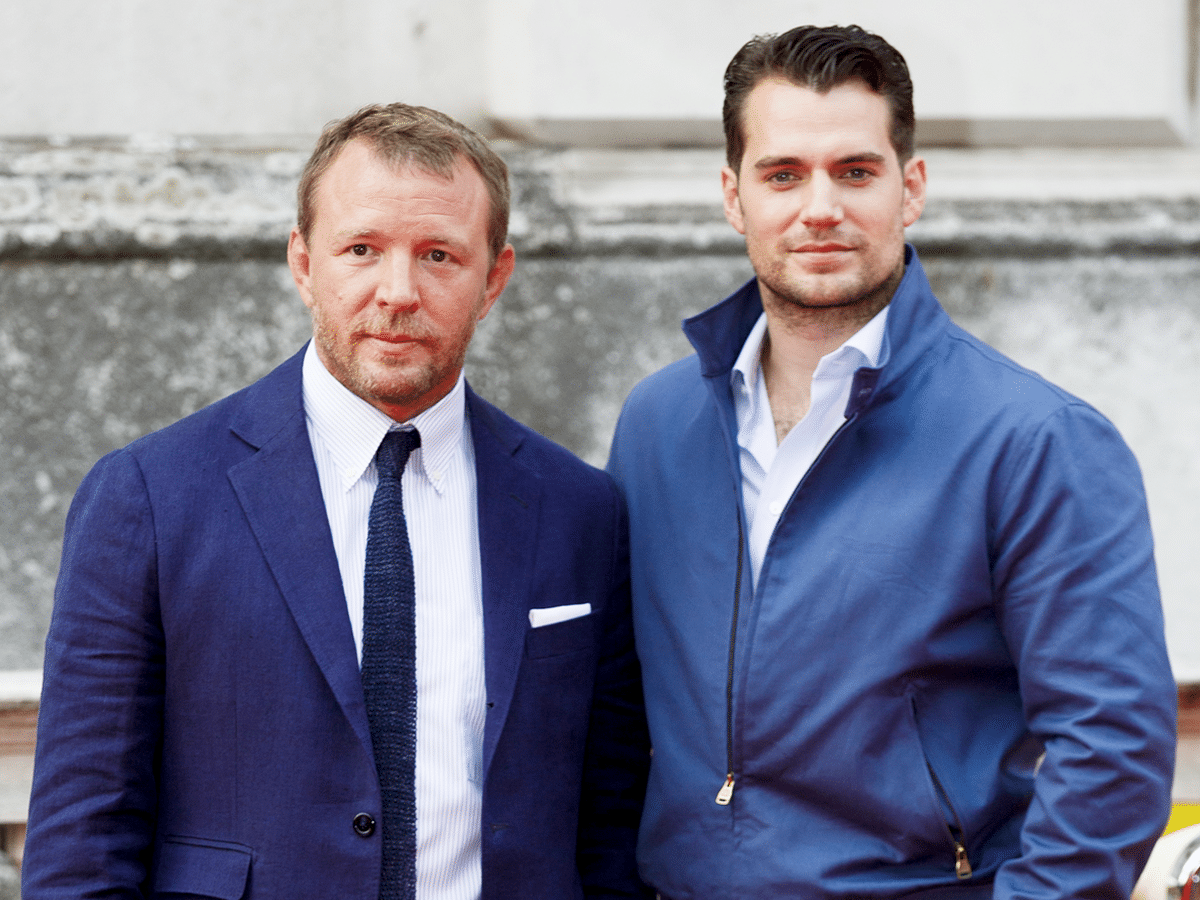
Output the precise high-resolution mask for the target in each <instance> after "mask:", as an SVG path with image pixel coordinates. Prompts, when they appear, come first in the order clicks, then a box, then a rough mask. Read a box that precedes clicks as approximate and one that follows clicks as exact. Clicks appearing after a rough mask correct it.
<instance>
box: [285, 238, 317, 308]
mask: <svg viewBox="0 0 1200 900" xmlns="http://www.w3.org/2000/svg"><path fill="white" fill-rule="evenodd" d="M287 259H288V268H289V269H291V270H292V281H294V282H296V288H297V290H299V291H300V297H301V299H303V300H304V305H305V306H307V307H308V308H309V309H312V305H313V299H312V272H311V267H312V258H311V257H310V256H309V254H308V244H307V243H306V242H305V240H304V237H303V235H301V234H300V229H299V228H293V229H292V233H291V235H290V236H289V237H288V249H287Z"/></svg>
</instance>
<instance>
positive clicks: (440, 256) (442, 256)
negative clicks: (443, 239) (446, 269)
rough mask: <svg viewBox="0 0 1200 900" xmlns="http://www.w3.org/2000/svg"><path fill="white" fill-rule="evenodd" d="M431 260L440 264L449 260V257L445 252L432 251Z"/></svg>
mask: <svg viewBox="0 0 1200 900" xmlns="http://www.w3.org/2000/svg"><path fill="white" fill-rule="evenodd" d="M429 258H430V259H431V260H433V261H434V262H439V263H440V262H445V261H446V260H447V259H449V256H447V255H446V251H445V250H430V251H429Z"/></svg>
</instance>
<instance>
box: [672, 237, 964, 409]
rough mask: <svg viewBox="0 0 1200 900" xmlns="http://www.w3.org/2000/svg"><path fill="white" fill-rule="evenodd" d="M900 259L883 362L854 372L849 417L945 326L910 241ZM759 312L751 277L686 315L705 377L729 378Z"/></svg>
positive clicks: (758, 297)
mask: <svg viewBox="0 0 1200 900" xmlns="http://www.w3.org/2000/svg"><path fill="white" fill-rule="evenodd" d="M904 264H905V265H904V278H903V279H901V281H900V285H899V286H898V287H897V288H896V293H895V294H894V295H893V296H892V300H891V304H890V306H891V309H890V310H889V312H888V317H887V327H886V330H885V332H884V343H885V346H886V347H887V348H888V352H887V353H886V354H885V357H884V358H885V359H886V360H887V361H886V362H885V363H884V365H883V366H882V367H880V368H878V369H868V368H862V369H859V370H858V372H856V373H855V378H854V386H853V388H852V389H851V391H850V400H849V403H848V404H847V407H846V414H847V416H850V415H853V414H854V413H856V412H858V411H859V410H861V409H862V408H863V406H864V405H865V404H866V403H867V402H868V401H869V400H870V399H871V397H872V396H873V395H874V394H875V392H876V391H877V390H881V389H884V388H886V386H887V385H889V384H891V383H893V382H894V381H895V380H896V379H898V378H900V377H901V376H902V375H903V374H904V373H905V372H907V371H908V370H909V369H910V368H911V367H912V366H913V365H914V364H915V363H916V362H917V360H919V359H920V358H921V357H922V356H923V355H924V353H925V352H926V350H928V349H929V348H930V347H931V346H932V345H933V344H934V342H935V341H936V340H937V339H938V337H939V336H940V335H941V334H942V332H944V331H945V330H946V328H947V327H948V325H949V322H950V318H949V316H947V315H946V312H945V310H943V309H942V307H941V304H940V303H938V301H937V298H936V297H934V296H933V289H932V288H931V287H930V286H929V280H928V279H927V278H926V277H925V270H924V268H922V266H921V262H920V260H919V259H918V258H917V251H916V249H915V248H914V247H913V246H912V245H911V244H906V245H905V248H904ZM761 313H762V297H761V295H760V294H759V291H758V280H757V279H755V278H751V279H750V280H749V281H748V282H746V284H744V285H742V286H741V287H740V288H738V290H736V291H735V292H734V293H733V294H731V295H730V296H729V297H727V298H726V299H724V300H722V301H721V302H720V303H718V304H717V305H716V306H713V307H711V308H709V309H707V310H705V311H704V312H702V313H700V314H699V315H696V316H692V317H691V318H690V319H685V320H684V323H683V331H684V334H686V335H687V338H688V340H689V341H691V343H692V346H693V347H694V348H695V349H696V354H697V356H698V357H699V359H700V371H701V373H702V374H703V375H704V376H705V377H706V378H724V379H728V377H729V374H730V372H731V371H732V369H733V365H734V363H735V362H736V361H737V357H738V354H739V353H740V352H741V349H742V345H743V344H744V343H745V342H746V338H747V337H748V336H749V334H750V331H751V329H752V328H753V327H754V323H755V322H756V321H757V320H758V317H759V315H760V314H761Z"/></svg>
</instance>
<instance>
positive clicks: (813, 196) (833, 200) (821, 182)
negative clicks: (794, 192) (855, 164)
mask: <svg viewBox="0 0 1200 900" xmlns="http://www.w3.org/2000/svg"><path fill="white" fill-rule="evenodd" d="M843 216H844V212H843V210H842V200H841V192H840V191H839V190H838V185H837V182H835V181H834V180H833V179H832V178H830V177H829V175H828V173H825V172H814V173H813V175H812V178H811V179H810V180H809V183H808V185H807V190H806V191H805V196H804V209H803V212H802V214H801V217H802V218H803V220H804V224H805V225H807V226H808V227H810V228H828V227H831V226H834V225H838V224H840V223H841V221H842V218H843Z"/></svg>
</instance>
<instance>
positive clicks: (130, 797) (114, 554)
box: [22, 451, 164, 900]
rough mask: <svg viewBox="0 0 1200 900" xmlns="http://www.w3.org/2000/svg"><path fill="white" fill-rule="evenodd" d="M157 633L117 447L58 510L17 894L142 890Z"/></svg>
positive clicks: (148, 834) (136, 504)
mask: <svg viewBox="0 0 1200 900" xmlns="http://www.w3.org/2000/svg"><path fill="white" fill-rule="evenodd" d="M163 671H164V669H163V634H162V627H161V621H160V617H159V613H158V592H157V582H156V575H155V538H154V528H153V521H152V517H151V510H150V505H149V500H148V497H147V492H146V487H145V483H144V481H143V479H142V476H141V473H140V471H139V469H138V467H137V464H136V462H135V461H134V459H133V457H132V456H131V455H130V454H129V453H128V452H127V451H117V452H116V453H114V454H111V455H109V456H108V457H106V458H105V459H103V460H101V461H100V462H99V463H98V464H97V465H96V467H95V468H94V469H93V470H92V472H91V473H90V474H89V475H88V476H87V478H85V480H84V482H83V484H82V485H81V486H80V488H79V491H78V492H77V493H76V495H75V499H74V501H73V503H72V505H71V509H70V512H69V513H68V516H67V526H66V536H65V540H64V543H63V556H62V564H61V568H60V570H59V577H58V584H57V587H56V589H55V599H54V611H53V615H52V617H51V622H50V632H49V636H48V637H47V640H46V662H45V680H44V684H43V689H42V702H41V711H40V714H39V719H38V739H37V750H36V757H35V767H34V779H33V792H32V797H31V802H30V810H29V826H28V833H27V837H26V848H25V858H24V864H23V867H22V878H23V885H22V896H23V897H25V900H58V898H62V900H66V898H73V900H78V898H85V897H101V896H103V897H106V898H115V897H129V898H133V897H141V896H143V888H144V885H145V882H146V880H147V877H148V867H149V861H150V858H151V850H152V844H153V840H154V831H155V811H156V803H157V793H158V790H157V779H156V760H157V759H158V756H159V749H160V743H161V733H162V708H163V707H162V704H163Z"/></svg>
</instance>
